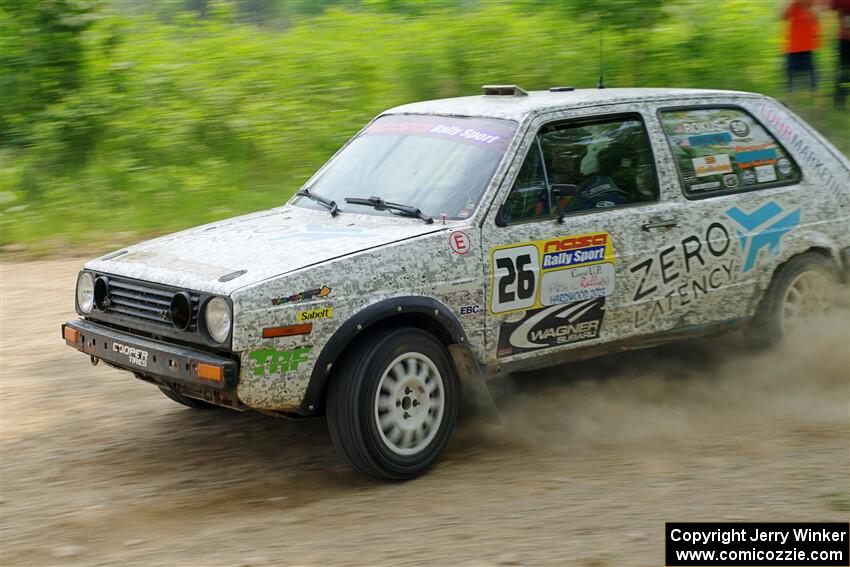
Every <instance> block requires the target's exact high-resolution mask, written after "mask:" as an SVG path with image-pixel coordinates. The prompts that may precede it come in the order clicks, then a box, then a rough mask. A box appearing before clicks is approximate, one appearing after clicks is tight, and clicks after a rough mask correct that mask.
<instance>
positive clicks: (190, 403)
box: [160, 388, 218, 410]
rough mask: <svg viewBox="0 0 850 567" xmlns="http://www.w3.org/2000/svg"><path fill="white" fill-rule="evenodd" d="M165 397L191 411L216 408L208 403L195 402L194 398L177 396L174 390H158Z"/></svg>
mask: <svg viewBox="0 0 850 567" xmlns="http://www.w3.org/2000/svg"><path fill="white" fill-rule="evenodd" d="M160 390H161V391H162V393H163V394H165V397H166V398H168V399H169V400H173V401H175V402H177V403H178V404H181V405H184V406H186V407H189V408H192V409H205V410H206V409H217V408H218V406H217V405H215V404H211V403H209V402H205V401H204V400H196V399H195V398H190V397H189V396H184V395H183V394H179V393H177V392H175V391H174V390H169V389H168V388H160Z"/></svg>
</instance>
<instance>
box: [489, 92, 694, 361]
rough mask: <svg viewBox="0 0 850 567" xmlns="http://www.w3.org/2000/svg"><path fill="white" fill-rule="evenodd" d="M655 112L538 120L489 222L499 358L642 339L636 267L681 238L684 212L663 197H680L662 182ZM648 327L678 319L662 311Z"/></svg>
mask: <svg viewBox="0 0 850 567" xmlns="http://www.w3.org/2000/svg"><path fill="white" fill-rule="evenodd" d="M636 109H640V110H638V111H636ZM652 111H653V109H652V108H651V107H649V106H642V105H634V104H632V105H628V106H626V105H613V106H610V107H607V108H606V110H605V111H603V112H600V111H599V109H598V108H597V109H594V110H593V111H591V110H584V111H581V110H573V111H565V112H560V113H554V114H551V115H548V116H544V117H538V118H537V119H535V121H534V122H533V123H532V124H531V127H530V128H529V129H528V134H527V135H526V140H524V143H523V145H522V146H521V147H520V148H519V150H518V152H517V156H516V158H515V163H514V164H513V167H512V168H511V171H513V175H508V176H506V178H505V180H504V182H503V185H502V187H501V189H500V191H499V193H498V194H497V196H496V198H495V201H494V203H493V206H492V207H491V209H490V211H489V213H488V215H487V217H486V218H485V220H484V224H483V226H482V241H483V244H484V256H485V258H484V270H485V281H486V282H487V316H486V323H485V327H486V342H487V352H488V356H490V357H491V358H492V359H494V360H496V361H498V362H513V361H522V360H524V359H531V358H534V357H542V356H543V355H548V354H555V353H558V352H561V351H565V350H569V349H573V348H578V347H581V346H588V345H592V344H596V343H601V342H607V341H612V340H617V339H623V338H626V337H629V336H634V335H637V334H640V333H643V332H646V328H644V325H643V324H640V325H638V324H636V321H635V314H636V307H635V301H634V295H635V289H636V286H637V285H638V283H639V279H640V276H641V273H640V271H639V270H630V269H629V268H630V267H631V266H633V264H635V263H636V262H639V261H642V260H643V259H644V258H649V257H654V256H656V255H657V254H658V251H659V250H663V249H665V248H667V247H669V245H670V242H673V241H675V240H676V239H677V237H678V226H677V221H676V214H677V213H676V210H675V208H676V206H677V204H676V203H670V202H668V200H667V196H670V197H671V198H672V199H673V200H674V201H675V200H677V199H679V195H680V194H679V193H677V189H678V188H677V186H676V184H675V182H674V181H670V180H668V184H667V185H666V186H664V185H662V184H661V183H659V178H658V175H657V171H656V167H655V165H656V162H655V157H654V153H653V148H652V146H651V142H650V137H649V135H648V133H647V129H646V126H645V121H646V116H645V113H651V112H652ZM671 205H672V208H671ZM559 218H560V220H559ZM665 260H666V259H665ZM667 264H669V260H667V261H665V262H664V265H665V266H667ZM651 323H652V324H651V325H649V327H648V328H652V330H658V329H659V328H669V327H672V326H673V325H674V324H675V321H674V320H672V319H669V318H666V317H664V316H663V314H658V315H657V316H656V317H653V318H652V320H651Z"/></svg>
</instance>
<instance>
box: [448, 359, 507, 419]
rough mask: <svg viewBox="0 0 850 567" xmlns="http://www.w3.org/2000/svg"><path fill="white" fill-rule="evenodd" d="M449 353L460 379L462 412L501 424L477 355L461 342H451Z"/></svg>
mask: <svg viewBox="0 0 850 567" xmlns="http://www.w3.org/2000/svg"><path fill="white" fill-rule="evenodd" d="M449 353H450V354H451V356H452V360H453V361H454V363H455V369H457V375H458V378H459V379H460V388H461V396H462V400H463V406H462V410H461V411H462V413H464V414H472V415H475V416H476V417H479V418H482V419H484V421H485V422H487V423H490V424H492V425H501V424H502V421H501V419H500V417H499V410H498V408H496V403H495V401H493V396H492V395H491V394H490V389H489V388H488V387H487V381H486V380H485V379H484V373H483V372H482V371H481V367H480V366H479V365H478V361H477V360H476V359H475V355H474V354H472V351H471V350H470V349H469V347H468V346H466V345H463V344H459V343H454V344H450V345H449Z"/></svg>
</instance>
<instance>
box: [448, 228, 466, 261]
mask: <svg viewBox="0 0 850 567" xmlns="http://www.w3.org/2000/svg"><path fill="white" fill-rule="evenodd" d="M449 246H451V248H452V252H454V253H455V254H461V255H463V254H466V253H467V252H469V235H468V234H466V233H465V232H463V231H462V230H458V231H455V232H453V233H451V234H449Z"/></svg>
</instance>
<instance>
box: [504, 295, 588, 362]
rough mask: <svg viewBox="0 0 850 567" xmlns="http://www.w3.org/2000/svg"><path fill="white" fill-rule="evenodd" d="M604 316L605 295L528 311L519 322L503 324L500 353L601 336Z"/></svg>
mask: <svg viewBox="0 0 850 567" xmlns="http://www.w3.org/2000/svg"><path fill="white" fill-rule="evenodd" d="M604 316H605V298H604V297H599V298H596V299H588V300H586V301H576V302H574V303H567V304H565V305H553V306H551V307H544V308H543V309H533V310H530V311H527V312H526V314H525V317H523V318H522V319H520V320H519V321H516V322H505V323H502V326H501V328H500V329H499V348H498V356H499V357H504V356H510V355H513V354H520V353H523V352H529V351H534V350H539V349H542V348H549V347H555V346H562V345H568V344H571V343H577V342H579V341H587V340H590V339H595V338H598V337H599V331H600V329H601V327H602V318H603V317H604Z"/></svg>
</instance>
